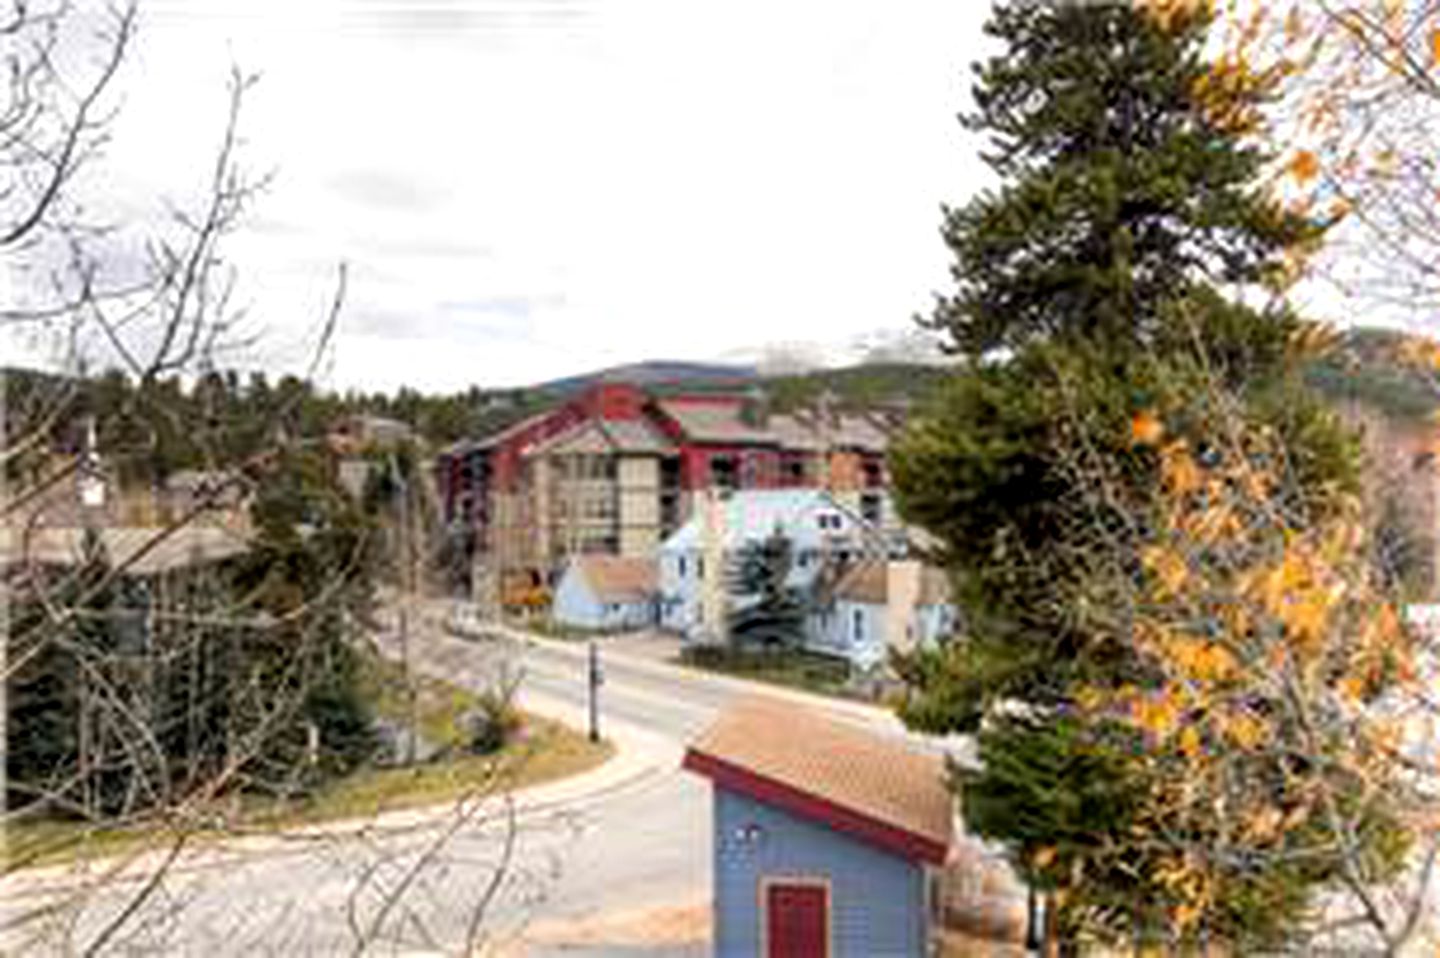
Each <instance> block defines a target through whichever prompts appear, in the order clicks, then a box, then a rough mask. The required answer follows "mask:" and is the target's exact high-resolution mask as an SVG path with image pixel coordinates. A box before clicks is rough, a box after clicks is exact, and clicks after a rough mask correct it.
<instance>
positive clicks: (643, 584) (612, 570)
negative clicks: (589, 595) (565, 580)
mask: <svg viewBox="0 0 1440 958" xmlns="http://www.w3.org/2000/svg"><path fill="white" fill-rule="evenodd" d="M571 561H572V563H573V566H574V568H575V571H577V572H578V573H579V574H580V575H582V576H584V577H585V581H586V582H587V583H589V585H590V591H592V592H593V593H595V597H596V598H597V599H599V600H600V601H602V602H639V601H642V600H644V599H647V598H649V597H650V596H652V595H654V594H655V591H656V589H657V588H658V587H659V586H658V575H657V572H656V567H655V562H654V561H653V560H651V559H633V558H629V557H626V556H612V555H579V556H576V557H575V558H574V559H572V560H571Z"/></svg>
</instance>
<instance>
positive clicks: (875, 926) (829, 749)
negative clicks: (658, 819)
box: [684, 701, 954, 958]
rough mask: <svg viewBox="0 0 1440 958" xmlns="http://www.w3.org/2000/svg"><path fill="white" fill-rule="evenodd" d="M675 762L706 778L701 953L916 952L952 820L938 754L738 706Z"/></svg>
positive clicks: (775, 709)
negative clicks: (707, 837) (709, 797)
mask: <svg viewBox="0 0 1440 958" xmlns="http://www.w3.org/2000/svg"><path fill="white" fill-rule="evenodd" d="M684 766H685V768H687V769H689V770H690V771H692V772H696V773H698V774H700V775H703V776H705V777H707V778H709V779H710V780H711V782H712V783H713V794H714V804H713V829H714V862H713V865H712V868H713V887H714V925H715V954H717V955H759V956H763V958H812V956H813V958H850V956H854V958H871V956H876V955H885V956H896V958H900V956H909V955H914V956H922V955H927V954H929V953H930V944H931V935H932V925H931V915H932V913H933V912H934V911H935V910H936V909H937V906H938V901H939V891H938V875H939V868H940V867H941V866H942V865H943V864H944V862H945V860H946V857H947V855H948V854H949V849H950V842H951V835H952V829H953V824H954V805H953V802H952V800H951V796H950V794H949V792H948V791H947V790H946V788H945V769H944V764H943V761H942V760H941V758H940V757H939V756H934V755H920V754H917V753H913V752H909V751H907V750H905V749H904V748H903V747H901V746H897V745H895V744H893V743H891V742H889V741H887V740H885V739H882V738H880V737H878V736H875V735H872V734H869V733H865V732H862V731H860V730H858V729H855V728H852V727H850V726H848V725H841V724H839V723H836V722H832V721H830V720H828V719H825V718H822V717H820V716H819V715H816V714H815V713H813V712H807V711H805V710H804V709H802V708H798V707H795V706H789V705H780V704H773V703H771V702H765V701H751V702H747V703H744V704H742V705H740V706H738V707H736V708H734V709H732V710H730V711H729V712H727V713H726V714H724V715H723V716H721V718H720V719H719V721H717V722H716V724H715V725H714V726H712V727H711V728H710V729H709V730H708V731H706V732H705V733H704V735H702V736H701V737H700V739H699V740H698V741H696V742H695V743H694V744H693V745H692V746H691V747H690V749H689V751H688V752H687V753H686V756H685V761H684Z"/></svg>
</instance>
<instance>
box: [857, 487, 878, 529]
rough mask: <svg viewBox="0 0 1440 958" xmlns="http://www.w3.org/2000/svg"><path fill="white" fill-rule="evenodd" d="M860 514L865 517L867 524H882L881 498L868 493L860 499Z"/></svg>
mask: <svg viewBox="0 0 1440 958" xmlns="http://www.w3.org/2000/svg"><path fill="white" fill-rule="evenodd" d="M860 514H861V515H862V516H864V517H865V521H866V522H873V523H875V524H877V525H878V524H879V523H880V519H881V514H882V509H881V503H880V497H879V496H878V495H876V494H875V493H873V492H867V493H865V495H863V496H861V497H860Z"/></svg>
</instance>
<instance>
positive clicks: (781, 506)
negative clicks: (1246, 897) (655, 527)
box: [661, 489, 865, 549]
mask: <svg viewBox="0 0 1440 958" xmlns="http://www.w3.org/2000/svg"><path fill="white" fill-rule="evenodd" d="M723 509H724V511H723V513H722V515H723V525H724V532H723V536H722V541H721V547H722V548H725V549H733V548H737V547H738V546H740V545H741V544H742V543H746V542H754V541H756V540H760V539H764V538H765V537H767V536H769V535H770V534H771V533H772V532H774V531H775V527H776V526H777V525H778V526H780V527H781V528H782V529H784V530H788V531H792V532H793V526H794V524H795V523H796V522H798V521H800V520H802V519H803V518H804V517H806V516H808V515H811V514H812V513H814V512H815V511H817V510H820V509H825V510H827V511H830V512H836V513H840V514H841V515H844V516H846V517H847V518H849V519H851V521H852V522H855V523H864V521H865V520H863V519H861V518H860V517H859V516H857V515H855V514H854V512H853V511H852V510H850V509H849V508H847V507H846V506H845V505H843V504H842V503H840V502H839V501H837V500H836V499H835V497H834V496H832V495H830V493H828V492H826V491H825V490H824V489H744V490H740V491H737V492H732V493H731V494H730V496H729V497H728V498H727V499H725V500H724V504H723ZM702 520H703V516H702V512H701V505H700V503H699V502H697V503H696V508H695V510H694V514H693V515H692V516H691V517H690V518H689V520H687V521H686V523H685V524H684V525H683V526H681V527H680V528H679V530H677V531H676V532H675V534H674V535H672V536H671V537H670V538H669V539H666V540H665V542H664V543H663V545H662V546H661V548H662V549H693V548H698V547H699V545H700V537H701V531H700V527H701V522H702Z"/></svg>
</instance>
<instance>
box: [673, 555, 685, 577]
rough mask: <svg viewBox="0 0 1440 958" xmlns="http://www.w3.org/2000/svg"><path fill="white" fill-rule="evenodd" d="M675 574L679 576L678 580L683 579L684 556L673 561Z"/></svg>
mask: <svg viewBox="0 0 1440 958" xmlns="http://www.w3.org/2000/svg"><path fill="white" fill-rule="evenodd" d="M675 572H676V573H677V574H678V575H679V576H680V578H682V579H683V578H685V557H684V556H680V557H679V558H678V559H676V560H675Z"/></svg>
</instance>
